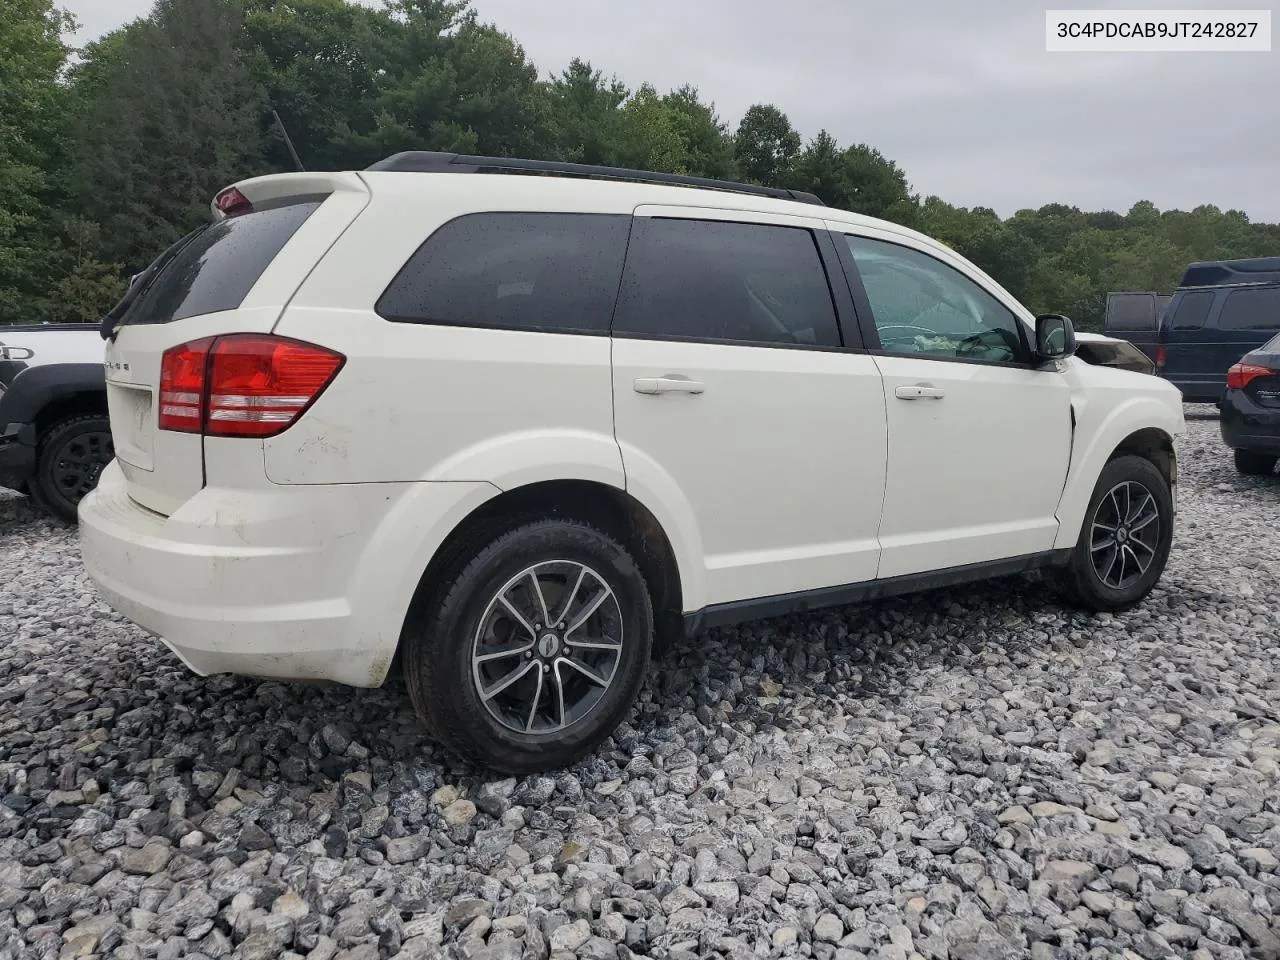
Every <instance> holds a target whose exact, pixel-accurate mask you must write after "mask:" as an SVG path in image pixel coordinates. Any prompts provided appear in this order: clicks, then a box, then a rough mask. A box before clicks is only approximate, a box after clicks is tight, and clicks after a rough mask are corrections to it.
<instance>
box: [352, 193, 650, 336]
mask: <svg viewBox="0 0 1280 960" xmlns="http://www.w3.org/2000/svg"><path fill="white" fill-rule="evenodd" d="M630 229H631V218H630V217H629V216H627V215H621V214H598V213H476V214H469V215H467V216H464V217H459V218H458V219H457V220H452V221H450V222H449V223H446V224H445V225H444V226H443V227H441V228H440V229H439V230H437V231H436V232H435V233H433V234H432V235H431V236H430V237H428V238H427V240H426V242H425V243H423V244H422V246H420V247H419V248H418V249H417V251H416V252H415V253H414V254H413V256H412V257H410V258H409V260H408V262H407V263H406V264H405V265H404V266H403V267H402V268H401V269H400V272H399V274H397V275H396V278H395V279H394V280H393V281H392V282H391V285H390V286H389V287H387V289H386V291H385V292H384V293H383V294H382V296H381V297H380V298H379V300H378V305H377V311H378V313H379V315H381V316H383V317H385V318H386V319H388V320H395V321H399V322H403V323H438V324H450V325H454V326H468V327H497V328H500V329H507V330H538V331H543V332H552V333H595V334H607V333H608V332H609V320H610V319H611V317H612V315H613V305H614V301H615V299H616V298H617V294H618V281H619V279H620V278H621V276H622V261H623V258H624V257H625V256H626V249H627V234H628V232H629V231H630Z"/></svg>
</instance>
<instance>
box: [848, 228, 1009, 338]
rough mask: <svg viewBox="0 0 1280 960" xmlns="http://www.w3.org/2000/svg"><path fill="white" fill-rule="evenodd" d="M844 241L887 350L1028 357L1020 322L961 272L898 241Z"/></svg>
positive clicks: (877, 329) (850, 237)
mask: <svg viewBox="0 0 1280 960" xmlns="http://www.w3.org/2000/svg"><path fill="white" fill-rule="evenodd" d="M845 239H846V240H847V241H848V244H849V250H850V252H851V253H852V255H853V261H854V263H855V264H856V266H857V268H858V275H859V276H860V277H861V278H862V286H863V288H864V289H865V290H866V293H867V299H868V300H869V301H870V304H871V313H872V315H873V318H874V320H875V325H876V331H877V333H879V335H880V346H881V349H882V350H884V351H885V352H886V353H896V354H919V355H922V356H929V357H939V358H942V359H947V360H985V361H988V362H994V363H1018V362H1023V361H1025V360H1026V359H1027V349H1026V346H1025V343H1024V341H1023V335H1022V327H1021V324H1020V323H1019V322H1018V319H1017V318H1016V317H1015V316H1014V315H1013V313H1012V312H1011V311H1010V310H1009V309H1008V308H1006V307H1005V306H1004V305H1003V304H1001V303H1000V302H999V301H998V300H996V298H995V297H993V296H992V295H991V294H989V293H987V291H985V290H983V289H982V287H980V286H978V284H976V283H974V282H973V281H972V280H970V279H969V278H968V277H966V276H964V274H962V273H960V271H958V270H956V269H954V268H952V267H949V266H947V265H946V264H945V263H943V262H942V261H941V260H938V259H935V258H934V257H931V256H929V255H928V254H926V253H921V252H920V251H918V250H913V249H911V248H910V247H904V246H901V245H899V244H896V243H886V242H885V241H882V240H872V239H869V238H867V237H855V236H846V237H845Z"/></svg>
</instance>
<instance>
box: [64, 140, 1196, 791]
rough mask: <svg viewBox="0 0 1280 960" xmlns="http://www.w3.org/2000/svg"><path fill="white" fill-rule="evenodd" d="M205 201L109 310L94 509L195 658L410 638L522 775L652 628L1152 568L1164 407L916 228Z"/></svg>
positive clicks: (737, 213) (89, 535)
mask: <svg viewBox="0 0 1280 960" xmlns="http://www.w3.org/2000/svg"><path fill="white" fill-rule="evenodd" d="M533 173H536V174H542V175H541V176H530V175H527V174H533ZM214 209H215V213H216V217H215V219H214V221H213V222H211V223H210V224H209V225H208V226H206V227H203V228H202V229H200V230H197V231H196V232H194V233H193V234H191V235H190V236H188V237H186V238H184V239H183V240H181V241H179V242H178V243H177V244H175V245H174V246H173V247H172V248H171V249H170V250H169V251H167V252H166V253H165V254H164V255H163V256H162V257H160V258H159V259H158V260H157V261H156V262H155V263H154V264H153V265H152V266H151V267H150V268H148V270H147V271H146V273H144V274H143V275H142V276H141V277H139V278H138V280H137V282H135V283H134V284H133V286H132V287H131V290H130V293H129V295H128V297H127V298H126V301H125V302H124V303H122V304H121V306H120V307H119V308H118V309H117V310H116V311H113V314H112V316H111V317H110V318H109V321H108V323H107V324H106V325H105V326H104V331H103V332H104V335H107V336H109V343H108V345H107V350H106V357H107V374H106V376H107V392H108V401H109V404H110V414H111V429H112V433H113V435H114V438H115V455H116V460H115V461H114V462H113V463H112V464H111V465H110V466H109V467H108V468H107V469H106V470H105V471H104V472H103V474H102V476H101V479H100V480H99V482H98V485H97V487H96V489H95V490H94V491H93V492H92V493H91V494H90V495H89V496H88V497H86V499H85V500H84V501H83V502H82V503H81V506H80V527H81V537H82V544H83V553H84V559H85V563H86V564H87V566H88V569H89V571H90V573H91V574H92V576H93V578H94V579H95V580H96V581H97V583H98V584H99V586H100V587H101V590H102V592H103V594H104V595H105V596H106V597H107V598H108V599H109V600H110V601H111V602H112V603H113V604H114V605H115V606H116V607H117V608H118V609H119V610H120V611H122V612H123V613H124V614H126V615H127V616H129V617H130V618H132V619H134V620H135V621H136V622H137V623H139V624H140V625H142V626H143V627H144V628H146V629H147V630H150V631H152V632H154V633H156V634H158V635H159V636H161V637H162V638H164V640H165V642H166V643H167V644H168V645H169V646H170V648H171V649H172V650H173V651H174V652H175V653H176V654H177V655H178V656H179V657H180V658H181V659H182V660H183V661H184V662H185V663H186V664H187V665H188V666H189V667H190V668H191V669H192V670H195V671H196V672H198V673H201V674H207V673H214V672H233V673H239V674H247V675H254V676H265V677H275V678H281V679H294V678H297V679H303V678H305V679H315V678H322V679H328V680H333V681H339V682H342V683H345V684H352V685H356V686H376V685H379V684H381V683H382V682H383V680H384V678H385V677H386V676H387V673H388V669H389V667H390V666H391V664H392V662H393V660H395V659H396V658H397V656H398V657H399V659H400V661H401V662H402V665H403V670H404V673H405V676H406V679H407V684H408V688H409V692H410V694H411V697H412V699H413V703H414V706H415V708H416V709H417V711H418V713H419V714H420V715H421V717H422V718H423V720H424V721H425V722H426V724H427V726H428V727H429V728H430V729H431V730H432V731H434V733H435V735H436V736H437V737H438V738H439V739H440V740H441V741H443V742H444V743H445V744H447V745H448V746H450V747H451V748H453V749H455V750H457V751H459V752H460V753H462V754H465V755H467V756H470V757H472V758H475V759H477V760H479V761H481V762H483V763H485V764H488V765H491V766H494V767H498V768H502V769H506V770H510V771H533V770H542V769H547V768H552V767H557V766H560V765H563V764H566V763H568V762H570V761H572V760H574V759H575V758H577V757H580V756H581V755H583V754H584V753H585V752H587V751H589V750H591V749H592V748H593V747H594V746H595V745H597V744H598V743H599V742H600V741H602V740H603V739H604V738H606V737H608V736H609V734H610V732H611V731H612V730H613V729H614V728H615V726H616V725H617V724H618V723H619V722H620V721H621V719H622V718H623V717H624V716H625V715H626V714H627V712H628V711H629V710H630V709H631V706H632V702H633V700H634V698H635V697H636V695H637V691H638V690H639V689H640V686H641V684H642V683H643V681H644V678H645V673H646V670H647V667H648V664H649V661H650V654H651V651H652V650H653V649H654V646H655V643H660V642H667V641H669V640H671V639H673V638H680V637H696V635H697V633H698V632H699V630H700V629H702V628H706V627H711V626H715V625H719V624H726V623H729V622H731V621H738V620H743V619H747V618H754V617H759V616H767V615H774V614H782V613H787V612H791V611H799V610H805V609H810V608H813V607H818V606H822V605H827V604H839V603H847V602H851V601H858V600H864V599H870V598H875V597H881V596H885V595H888V594H896V593H903V592H908V591H913V590H918V589H922V588H928V587H936V586H941V585H947V584H956V583H961V582H964V581H971V580H975V579H979V578H984V577H989V576H994V575H1003V574H1013V573H1018V572H1021V571H1027V570H1032V569H1043V570H1045V571H1047V572H1048V574H1049V576H1050V578H1051V579H1052V581H1053V582H1055V583H1056V584H1057V585H1058V586H1059V587H1060V588H1061V590H1062V591H1063V593H1064V594H1065V595H1066V596H1067V597H1068V598H1070V600H1072V601H1073V602H1075V603H1077V604H1079V605H1081V606H1083V607H1085V608H1087V609H1091V610H1119V609H1122V608H1124V607H1127V606H1129V605H1131V604H1134V603H1136V602H1138V601H1140V600H1141V599H1142V598H1143V597H1145V596H1146V595H1147V593H1148V592H1149V591H1150V590H1151V589H1152V587H1153V585H1154V584H1155V583H1156V580H1157V579H1158V578H1159V577H1160V574H1161V572H1162V570H1163V568H1164V565H1165V561H1166V558H1167V557H1168V554H1169V548H1170V542H1171V538H1172V535H1173V525H1174V504H1175V489H1176V483H1177V465H1176V460H1175V453H1174V438H1175V437H1176V436H1177V435H1178V434H1180V433H1182V432H1183V430H1184V429H1185V427H1184V422H1183V415H1182V406H1181V401H1180V397H1179V394H1178V392H1177V391H1176V390H1175V389H1174V388H1172V387H1171V386H1169V385H1168V384H1167V383H1165V382H1163V381H1162V380H1159V379H1157V378H1155V377H1151V376H1145V375H1143V374H1140V373H1135V372H1131V371H1128V370H1123V369H1116V368H1115V367H1110V366H1105V365H1097V364H1092V363H1087V362H1085V361H1084V360H1082V359H1080V358H1079V357H1076V356H1073V353H1074V351H1075V346H1076V340H1075V336H1074V333H1073V331H1072V328H1071V324H1070V321H1068V320H1067V319H1066V318H1064V317H1061V316H1056V315H1054V316H1044V317H1040V318H1036V317H1033V316H1031V315H1030V314H1029V313H1028V312H1027V311H1026V310H1025V309H1024V308H1023V307H1022V306H1021V305H1020V304H1019V303H1018V302H1017V301H1016V300H1015V299H1014V298H1013V297H1011V296H1010V295H1009V294H1008V293H1007V292H1005V291H1004V290H1003V289H1001V287H1000V286H999V285H998V284H996V283H995V282H994V281H993V280H992V279H991V278H990V277H988V276H986V275H985V274H984V273H983V272H982V271H980V270H979V269H977V268H976V267H975V266H974V265H973V264H971V263H969V262H968V261H966V260H965V259H963V258H962V257H960V256H958V255H957V254H955V253H954V252H953V251H951V250H950V249H948V248H947V247H945V246H943V245H941V244H939V243H936V242H934V241H932V240H930V239H928V238H927V237H924V236H921V235H920V234H918V233H915V232H912V231H911V230H907V229H904V228H902V227H899V226H895V225H893V224H890V223H885V222H881V221H878V220H873V219H869V218H867V217H863V216H857V215H854V214H851V213H846V212H843V211H839V210H832V209H828V208H826V207H824V206H822V205H821V203H820V202H818V201H817V200H816V198H813V197H809V196H807V195H803V194H793V193H790V192H788V191H785V190H777V189H770V188H764V187H754V186H747V185H741V184H730V183H721V182H716V181H702V180H692V179H690V178H682V177H676V176H669V175H662V174H647V173H641V172H637V171H621V170H612V169H605V168H585V167H577V166H573V165H565V164H555V163H540V162H534V161H518V160H500V159H493V158H482V157H460V156H455V155H452V154H429V153H411V154H399V155H396V156H395V157H392V158H390V159H388V160H386V161H383V162H381V163H379V164H376V165H375V166H374V167H373V168H371V169H369V170H365V171H360V172H347V173H299V174H286V175H279V176H268V177H260V178H255V179H251V180H246V181H244V182H242V183H238V184H236V185H235V186H233V187H229V188H228V189H226V190H224V191H223V192H221V193H220V194H219V195H218V196H217V198H216V199H215V201H214ZM1104 352H1105V351H1104ZM687 642H696V640H689V641H687Z"/></svg>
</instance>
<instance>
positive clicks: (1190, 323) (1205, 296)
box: [1169, 290, 1213, 330]
mask: <svg viewBox="0 0 1280 960" xmlns="http://www.w3.org/2000/svg"><path fill="white" fill-rule="evenodd" d="M1212 306H1213V293H1212V291H1209V290H1202V291H1200V292H1199V293H1184V294H1183V295H1182V299H1181V300H1179V301H1178V305H1177V306H1176V307H1174V309H1173V317H1172V318H1171V319H1170V320H1169V326H1170V327H1171V328H1173V329H1174V330H1199V329H1200V328H1201V327H1203V326H1204V325H1205V321H1207V320H1208V319H1209V308H1210V307H1212Z"/></svg>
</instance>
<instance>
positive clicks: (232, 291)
mask: <svg viewBox="0 0 1280 960" xmlns="http://www.w3.org/2000/svg"><path fill="white" fill-rule="evenodd" d="M323 202H324V201H323V200H319V199H316V200H308V201H303V202H284V203H279V204H276V205H272V206H269V207H266V208H264V209H260V210H255V211H254V212H252V213H243V214H240V215H239V216H235V217H231V218H230V219H228V220H219V221H217V222H215V223H211V224H209V225H208V226H207V227H204V228H202V229H200V230H198V231H196V232H195V233H194V234H191V235H189V236H188V238H186V240H185V241H183V242H180V245H179V246H178V249H177V251H176V253H174V254H172V256H171V258H170V259H169V262H168V263H167V264H166V265H165V266H164V267H163V268H162V269H161V270H160V272H159V274H157V276H156V277H155V278H154V279H152V280H151V281H149V283H148V286H147V287H146V288H145V289H142V290H140V291H139V292H138V298H137V299H136V300H135V301H134V303H133V305H132V306H131V307H130V308H129V310H128V312H127V313H126V314H125V315H124V317H123V321H122V322H123V323H126V324H138V323H168V322H169V321H171V320H182V319H185V318H186V317H198V316H202V315H204V314H206V313H220V312H222V311H223V310H235V309H236V308H237V307H239V306H240V304H241V303H242V302H244V298H245V297H246V296H247V295H248V293H249V291H250V290H252V289H253V285H254V284H255V283H257V282H258V278H259V277H261V276H262V274H263V271H265V270H266V269H267V266H268V265H269V264H270V263H271V261H272V260H274V259H275V258H276V254H278V253H279V252H280V251H281V249H283V247H284V245H285V244H286V243H288V242H289V238H290V237H292V236H293V235H294V234H295V233H296V232H297V231H298V228H299V227H301V226H302V225H303V224H304V223H305V222H306V221H307V218H308V217H310V216H311V214H312V213H314V212H315V211H316V210H317V209H318V208H319V207H320V204H321V203H323Z"/></svg>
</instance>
